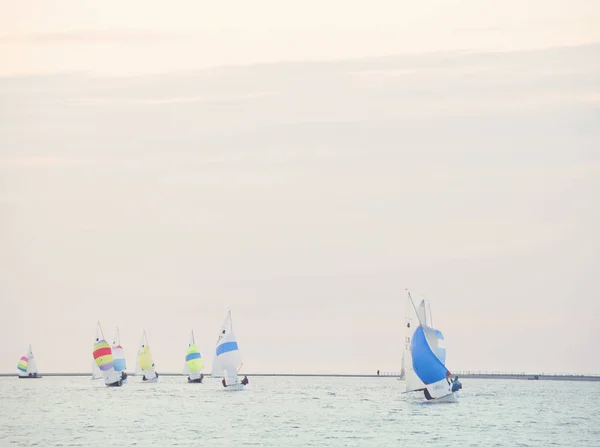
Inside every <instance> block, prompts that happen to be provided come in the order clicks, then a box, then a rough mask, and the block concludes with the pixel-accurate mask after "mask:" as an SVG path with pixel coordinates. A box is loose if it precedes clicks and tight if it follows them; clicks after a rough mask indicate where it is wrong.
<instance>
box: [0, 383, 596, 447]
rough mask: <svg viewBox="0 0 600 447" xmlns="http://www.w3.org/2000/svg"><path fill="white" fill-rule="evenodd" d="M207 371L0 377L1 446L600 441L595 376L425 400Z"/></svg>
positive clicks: (467, 386)
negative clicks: (239, 386) (153, 376)
mask: <svg viewBox="0 0 600 447" xmlns="http://www.w3.org/2000/svg"><path fill="white" fill-rule="evenodd" d="M205 380H206V383H204V384H201V385H191V384H187V383H185V377H164V376H163V377H161V378H160V383H157V384H146V383H140V381H139V378H135V377H131V378H130V382H129V383H128V384H127V385H125V386H123V387H122V388H107V387H105V386H104V385H103V384H102V383H99V381H92V380H89V379H88V378H83V377H75V378H65V377H60V378H59V377H56V378H53V377H45V378H43V379H41V380H18V379H17V378H0V445H1V446H11V445H14V446H86V447H95V446H98V447H100V446H101V447H108V446H133V445H137V446H208V447H211V446H277V447H285V446H393V445H402V446H425V445H426V446H461V447H466V446H486V447H487V446H569V447H571V446H594V447H596V446H600V410H599V409H600V407H599V402H600V383H590V382H552V381H517V380H475V379H473V380H468V379H467V380H463V386H464V389H463V390H462V394H461V399H460V403H458V404H437V405H431V404H425V403H423V402H422V401H421V399H420V398H419V397H418V396H416V395H414V394H413V395H403V394H401V393H402V391H403V390H404V382H401V381H398V380H397V379H394V378H282V377H275V378H261V377H250V380H251V383H250V385H249V387H248V388H247V389H246V390H244V391H242V392H225V391H223V390H222V387H221V386H220V383H219V382H218V381H217V380H216V379H208V378H207V379H205Z"/></svg>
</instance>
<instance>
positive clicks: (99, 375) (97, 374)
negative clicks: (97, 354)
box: [92, 360, 104, 380]
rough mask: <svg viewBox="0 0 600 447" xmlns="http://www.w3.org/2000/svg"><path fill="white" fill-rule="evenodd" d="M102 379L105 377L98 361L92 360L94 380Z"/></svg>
mask: <svg viewBox="0 0 600 447" xmlns="http://www.w3.org/2000/svg"><path fill="white" fill-rule="evenodd" d="M102 377H104V376H103V375H102V371H100V368H99V367H98V364H97V363H96V360H92V380H97V379H101V378H102Z"/></svg>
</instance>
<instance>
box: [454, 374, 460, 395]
mask: <svg viewBox="0 0 600 447" xmlns="http://www.w3.org/2000/svg"><path fill="white" fill-rule="evenodd" d="M460 389H462V383H460V382H459V380H458V376H454V380H453V381H452V392H453V393H455V392H456V391H458V390H460Z"/></svg>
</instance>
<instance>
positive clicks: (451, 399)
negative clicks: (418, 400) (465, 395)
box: [425, 393, 458, 404]
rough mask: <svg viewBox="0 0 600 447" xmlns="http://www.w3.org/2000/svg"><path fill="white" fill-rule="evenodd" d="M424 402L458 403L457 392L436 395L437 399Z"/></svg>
mask: <svg viewBox="0 0 600 447" xmlns="http://www.w3.org/2000/svg"><path fill="white" fill-rule="evenodd" d="M425 402H426V403H428V404H454V403H458V394H457V393H452V394H447V395H445V396H442V397H438V398H437V399H430V400H426V401H425Z"/></svg>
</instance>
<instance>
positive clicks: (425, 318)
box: [400, 294, 446, 393]
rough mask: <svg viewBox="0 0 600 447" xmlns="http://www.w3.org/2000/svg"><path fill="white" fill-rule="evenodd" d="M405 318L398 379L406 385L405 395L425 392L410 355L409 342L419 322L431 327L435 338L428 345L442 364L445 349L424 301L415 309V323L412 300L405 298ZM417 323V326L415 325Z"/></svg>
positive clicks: (439, 332)
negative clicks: (413, 392)
mask: <svg viewBox="0 0 600 447" xmlns="http://www.w3.org/2000/svg"><path fill="white" fill-rule="evenodd" d="M406 302H407V312H406V315H407V318H406V328H407V335H406V337H405V339H404V353H403V355H402V367H401V372H400V378H401V379H404V381H405V383H406V391H405V392H406V393H409V392H412V391H423V390H425V388H426V386H425V384H424V383H423V382H422V381H421V379H419V377H418V376H417V374H416V373H415V370H414V369H413V366H412V354H411V347H410V345H411V340H412V337H413V336H414V333H415V331H416V329H415V326H418V323H419V322H422V323H423V325H425V326H427V327H431V328H432V330H433V334H434V335H435V337H432V338H431V340H430V343H431V344H432V346H434V347H435V348H434V352H435V353H436V355H437V357H438V358H439V359H440V361H441V362H442V363H444V364H445V363H446V349H445V348H444V346H443V341H444V336H443V334H442V332H441V331H439V330H437V329H434V328H433V323H432V318H431V306H428V305H427V304H426V303H425V300H421V303H420V304H419V307H417V309H416V321H415V319H414V318H412V317H411V314H412V312H413V309H414V307H413V305H412V298H411V297H410V294H409V296H408V297H407V300H406ZM415 323H417V324H415Z"/></svg>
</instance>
